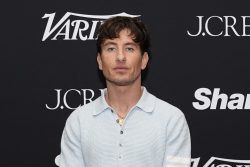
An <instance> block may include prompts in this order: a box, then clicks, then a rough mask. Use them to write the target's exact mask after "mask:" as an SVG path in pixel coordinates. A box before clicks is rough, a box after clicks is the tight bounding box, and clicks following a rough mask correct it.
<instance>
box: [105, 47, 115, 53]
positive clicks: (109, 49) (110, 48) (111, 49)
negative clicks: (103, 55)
mask: <svg viewBox="0 0 250 167" xmlns="http://www.w3.org/2000/svg"><path fill="white" fill-rule="evenodd" d="M107 51H108V52H112V51H115V48H114V47H109V48H107Z"/></svg>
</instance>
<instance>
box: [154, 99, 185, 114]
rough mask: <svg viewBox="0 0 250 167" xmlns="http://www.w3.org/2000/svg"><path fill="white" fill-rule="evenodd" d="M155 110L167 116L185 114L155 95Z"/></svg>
mask: <svg viewBox="0 0 250 167" xmlns="http://www.w3.org/2000/svg"><path fill="white" fill-rule="evenodd" d="M155 111H156V112H157V113H158V114H160V115H162V116H167V117H182V116H184V114H183V112H182V111H181V110H180V109H179V108H177V107H176V106H174V105H172V104H170V103H168V102H166V101H164V100H162V99H159V98H158V97H155Z"/></svg>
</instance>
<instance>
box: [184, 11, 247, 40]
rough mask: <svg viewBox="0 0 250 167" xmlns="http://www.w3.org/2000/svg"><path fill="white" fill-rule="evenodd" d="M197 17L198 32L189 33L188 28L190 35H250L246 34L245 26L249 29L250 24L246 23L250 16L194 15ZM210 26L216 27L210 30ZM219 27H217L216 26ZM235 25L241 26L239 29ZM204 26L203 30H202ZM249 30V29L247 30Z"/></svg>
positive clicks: (188, 32)
mask: <svg viewBox="0 0 250 167" xmlns="http://www.w3.org/2000/svg"><path fill="white" fill-rule="evenodd" d="M196 17H197V18H198V32H196V33H191V32H190V31H189V30H188V31H187V34H188V35H189V36H192V37H196V36H199V35H202V36H205V35H209V36H212V37H216V36H225V37H230V36H238V37H239V36H250V34H247V31H246V30H247V28H249V30H250V24H247V20H248V23H249V21H250V16H241V17H240V18H236V17H234V16H222V17H221V16H210V17H208V18H204V16H196ZM237 19H238V20H237ZM215 24H216V25H215ZM211 27H216V29H219V31H218V30H216V32H215V30H213V31H211ZM218 27H219V28H218ZM235 27H241V28H240V29H239V28H238V29H237V28H235ZM203 28H204V30H203ZM248 32H249V31H248Z"/></svg>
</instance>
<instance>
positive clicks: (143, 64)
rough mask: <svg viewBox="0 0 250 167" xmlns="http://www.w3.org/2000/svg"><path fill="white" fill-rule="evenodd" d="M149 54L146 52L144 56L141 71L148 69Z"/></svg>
mask: <svg viewBox="0 0 250 167" xmlns="http://www.w3.org/2000/svg"><path fill="white" fill-rule="evenodd" d="M148 60H149V57H148V52H144V53H143V55H142V63H141V69H142V70H144V69H145V68H146V67H147V64H148Z"/></svg>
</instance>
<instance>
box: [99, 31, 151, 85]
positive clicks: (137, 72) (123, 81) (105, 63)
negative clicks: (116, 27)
mask: <svg viewBox="0 0 250 167" xmlns="http://www.w3.org/2000/svg"><path fill="white" fill-rule="evenodd" d="M132 37H133V36H130V31H129V30H128V29H124V30H122V31H121V32H120V33H119V38H115V39H107V40H105V41H104V42H103V44H102V45H101V49H102V50H101V53H98V55H97V62H98V66H99V69H100V70H102V71H103V75H104V77H105V78H106V81H107V82H110V83H112V84H115V85H118V86H126V85H130V84H133V83H134V82H135V81H138V80H141V70H143V69H145V68H146V66H147V62H148V54H147V52H144V53H142V52H141V50H140V46H139V45H138V44H137V43H135V42H134V41H133V39H132Z"/></svg>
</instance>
